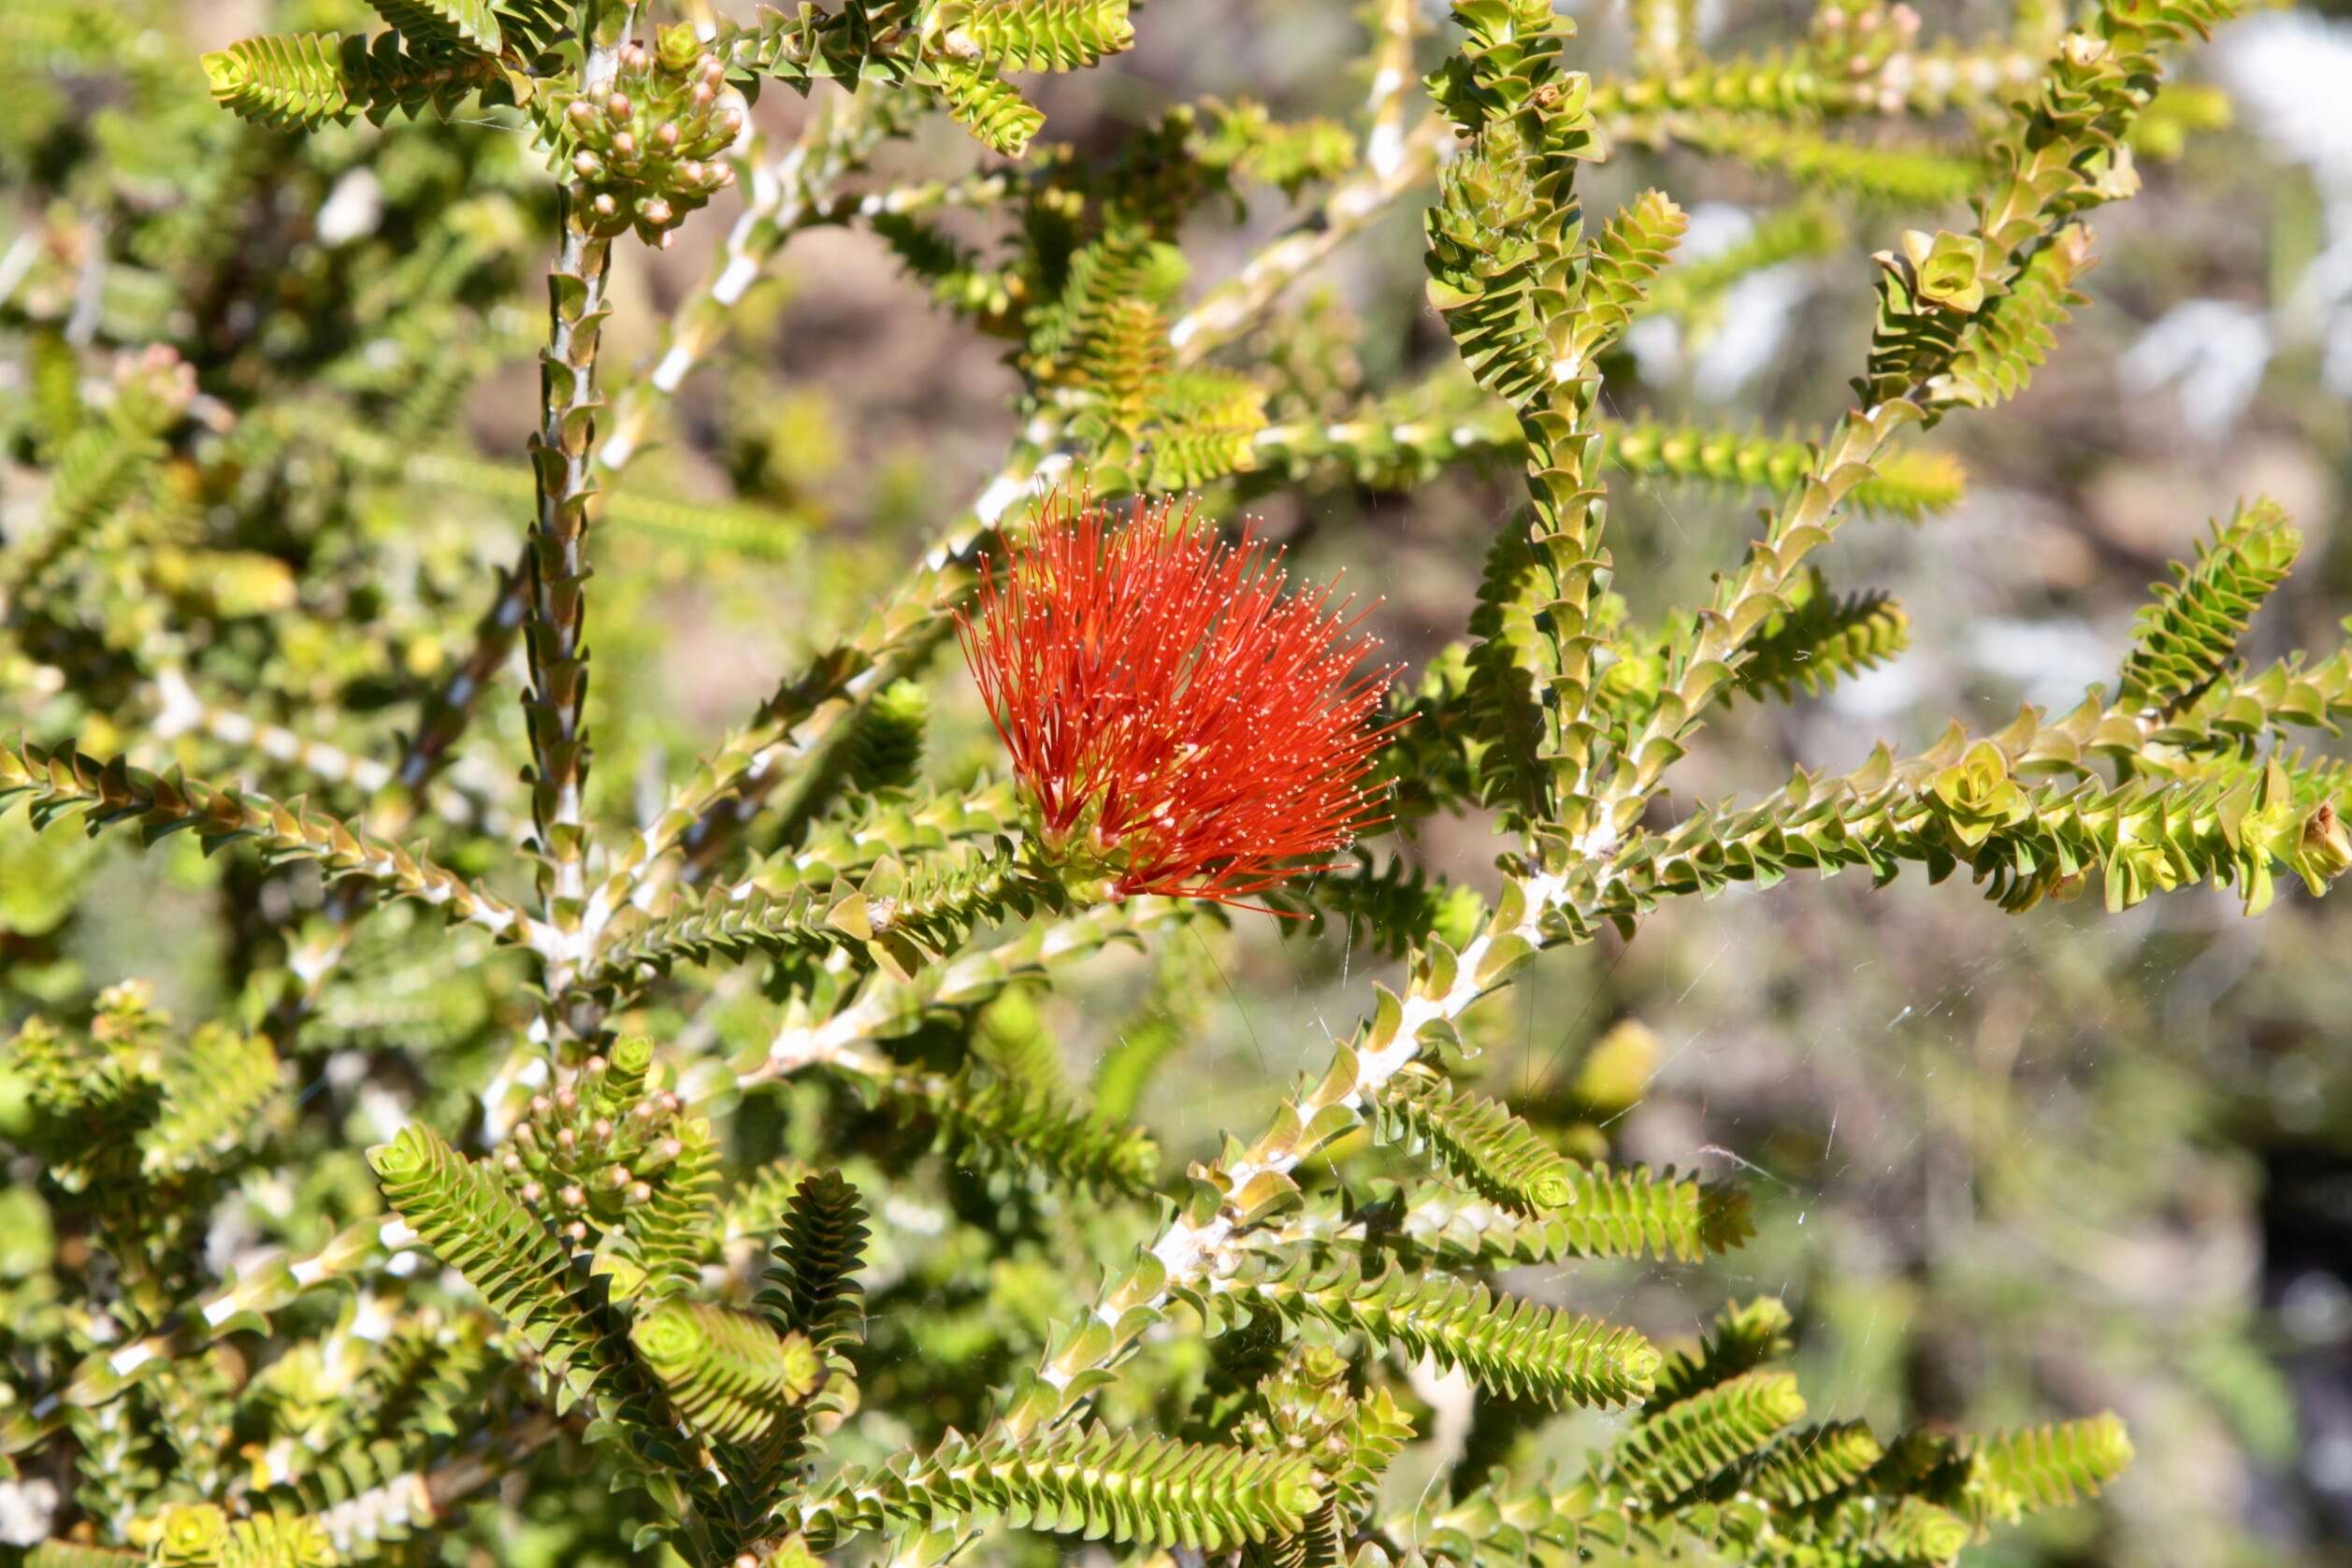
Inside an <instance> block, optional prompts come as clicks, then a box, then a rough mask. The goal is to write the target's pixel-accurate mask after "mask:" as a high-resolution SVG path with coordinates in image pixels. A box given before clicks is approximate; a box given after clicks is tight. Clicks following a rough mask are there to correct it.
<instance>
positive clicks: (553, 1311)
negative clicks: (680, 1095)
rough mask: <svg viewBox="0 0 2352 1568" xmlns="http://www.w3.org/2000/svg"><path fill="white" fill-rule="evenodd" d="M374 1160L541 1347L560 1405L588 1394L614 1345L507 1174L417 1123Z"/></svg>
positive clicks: (388, 1190) (487, 1293) (386, 1181)
mask: <svg viewBox="0 0 2352 1568" xmlns="http://www.w3.org/2000/svg"><path fill="white" fill-rule="evenodd" d="M368 1164H369V1165H371V1166H372V1167H374V1169H375V1172H376V1176H377V1179H378V1180H379V1181H381V1182H382V1185H383V1194H384V1199H385V1201H387V1202H389V1203H390V1204H391V1205H392V1207H393V1211H394V1212H395V1213H397V1215H399V1216H400V1217H401V1218H402V1219H403V1220H405V1221H406V1222H407V1223H408V1225H409V1227H410V1229H411V1230H414V1231H416V1233H417V1234H418V1235H419V1236H420V1237H422V1238H423V1239H424V1242H425V1244H426V1246H428V1247H430V1248H431V1249H432V1251H433V1255H434V1256H435V1257H436V1258H439V1259H440V1260H441V1262H442V1263H444V1264H446V1265H447V1266H448V1267H450V1268H453V1269H455V1270H456V1271H457V1272H458V1273H461V1274H463V1275H464V1276H465V1278H466V1283H467V1284H469V1285H470V1286H472V1287H474V1289H475V1290H476V1291H478V1292H480V1293H481V1295H482V1298H483V1301H484V1302H488V1303H489V1306H490V1309H491V1310H492V1311H493V1312H495V1313H497V1314H498V1317H499V1319H500V1321H502V1322H503V1323H504V1324H505V1325H506V1327H507V1330H508V1331H509V1332H511V1333H512V1334H514V1335H515V1336H516V1337H518V1338H520V1339H522V1340H523V1341H525V1342H526V1343H527V1344H528V1345H530V1346H531V1347H532V1349H534V1350H536V1351H537V1352H538V1353H539V1357H540V1359H541V1363H542V1364H543V1365H544V1366H545V1367H546V1369H547V1371H548V1373H549V1374H550V1375H551V1376H552V1377H554V1378H555V1380H556V1383H557V1385H558V1387H559V1389H560V1393H559V1395H558V1403H559V1404H560V1405H565V1406H568V1405H570V1404H571V1403H575V1402H576V1401H578V1400H580V1399H582V1398H584V1397H585V1396H586V1395H587V1394H588V1392H589V1391H590V1390H591V1389H593V1388H597V1387H598V1386H599V1383H600V1382H601V1381H602V1380H603V1379H604V1378H605V1377H606V1376H607V1375H608V1374H610V1372H611V1370H612V1368H613V1365H614V1364H615V1363H614V1359H613V1348H612V1346H611V1345H610V1344H609V1343H608V1338H607V1332H606V1331H605V1329H604V1327H603V1325H602V1324H600V1323H599V1320H598V1318H597V1316H596V1314H595V1313H594V1311H593V1310H592V1309H591V1307H590V1305H589V1302H588V1300H587V1298H586V1297H585V1296H584V1294H583V1284H581V1283H575V1282H574V1279H573V1269H572V1264H571V1260H570V1258H569V1257H568V1256H567V1255H566V1253H565V1250H564V1248H563V1245H562V1244H560V1243H559V1242H558V1241H557V1240H556V1236H555V1233H554V1232H553V1231H551V1230H548V1228H547V1227H546V1225H545V1224H543V1223H542V1222H541V1220H540V1219H539V1217H538V1216H536V1215H534V1214H532V1213H531V1212H530V1210H528V1209H527V1208H525V1207H524V1206H523V1203H522V1201H521V1200H519V1199H518V1198H516V1197H515V1196H514V1194H513V1193H512V1192H510V1191H509V1190H507V1187H506V1185H505V1183H504V1182H502V1181H500V1180H499V1179H498V1177H497V1176H496V1175H493V1174H492V1173H491V1172H489V1171H488V1170H487V1169H485V1168H484V1167H483V1166H480V1165H476V1164H474V1163H472V1162H470V1161H469V1160H468V1159H467V1158H465V1157H464V1156H462V1155H460V1154H459V1153H457V1151H456V1150H455V1149H453V1148H451V1147H450V1146H449V1144H447V1143H445V1142H444V1141H443V1140H442V1138H441V1136H440V1134H439V1133H437V1132H435V1131H433V1130H432V1129H430V1128H427V1127H421V1126H416V1125H413V1124H412V1125H411V1126H409V1127H407V1128H404V1129H401V1131H400V1135H399V1136H398V1137H397V1138H395V1139H394V1140H393V1141H392V1142H391V1143H389V1144H379V1145H377V1146H376V1147H375V1148H372V1149H370V1150H368Z"/></svg>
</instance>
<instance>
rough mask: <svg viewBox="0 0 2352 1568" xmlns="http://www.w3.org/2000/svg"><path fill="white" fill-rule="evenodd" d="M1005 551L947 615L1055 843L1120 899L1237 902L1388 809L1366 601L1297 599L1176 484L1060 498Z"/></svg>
mask: <svg viewBox="0 0 2352 1568" xmlns="http://www.w3.org/2000/svg"><path fill="white" fill-rule="evenodd" d="M1004 554H1005V559H1004V562H1003V576H1002V578H1001V579H1000V578H999V577H997V576H996V574H994V573H993V572H991V571H990V570H989V565H990V563H988V562H987V561H985V560H984V561H983V562H982V563H981V583H980V592H979V611H978V614H977V617H976V618H969V617H966V616H964V615H962V614H960V613H959V614H958V615H957V617H956V630H957V635H958V637H959V639H960V640H961V642H962V644H963V652H964V659H965V662H966V663H968V664H969V665H970V666H971V668H972V675H973V679H974V681H976V682H977V683H979V687H980V692H981V695H982V697H983V698H986V699H987V702H988V712H989V714H990V716H991V717H992V718H994V719H995V721H996V728H997V733H998V734H999V735H1001V736H1003V739H1004V745H1005V748H1006V749H1007V750H1008V751H1010V752H1011V753H1012V755H1013V769H1014V772H1015V774H1016V776H1017V778H1018V779H1019V781H1020V782H1021V784H1023V785H1024V786H1025V787H1026V788H1027V789H1028V791H1029V793H1030V794H1031V796H1032V798H1033V799H1034V801H1035V803H1036V806H1037V809H1038V813H1039V816H1040V817H1041V819H1042V826H1043V828H1044V836H1045V839H1046V843H1047V845H1048V846H1049V849H1050V850H1055V851H1063V852H1066V853H1071V854H1075V855H1085V856H1089V857H1092V856H1099V857H1100V858H1101V859H1102V861H1103V862H1104V866H1105V867H1106V869H1107V870H1106V874H1108V875H1109V876H1110V877H1111V878H1112V879H1113V880H1112V886H1113V890H1114V891H1115V892H1116V893H1117V894H1118V896H1120V897H1128V896H1132V895H1134V894H1142V893H1158V894H1163V895H1166V896H1168V897H1171V898H1186V899H1215V900H1218V901H1219V902H1223V903H1232V902H1235V901H1237V900H1239V899H1247V898H1249V897H1251V896H1253V895H1255V894H1260V893H1263V892H1265V891H1267V890H1268V889H1270V888H1273V887H1275V886H1277V885H1280V884H1281V883H1283V882H1285V881H1287V880H1288V879H1290V878H1291V877H1293V876H1297V875H1300V874H1301V873H1304V872H1307V871H1317V870H1333V869H1334V868H1335V864H1336V863H1335V862H1334V861H1332V860H1330V859H1329V858H1327V857H1328V856H1330V855H1331V854H1332V853H1333V852H1334V851H1335V850H1339V849H1344V848H1345V847H1347V845H1348V844H1349V842H1351V841H1352V840H1353V839H1354V837H1355V835H1356V833H1357V831H1358V830H1359V829H1361V828H1364V827H1370V826H1372V825H1374V824H1375V823H1378V822H1379V821H1382V820H1385V819H1384V818H1382V817H1381V816H1380V814H1379V813H1380V810H1381V807H1382V804H1383V793H1382V792H1381V791H1378V790H1377V789H1370V788H1367V787H1366V786H1365V777H1366V775H1367V774H1368V773H1369V772H1370V771H1371V769H1372V761H1373V756H1374V754H1375V753H1376V752H1377V751H1378V749H1379V745H1380V741H1381V739H1382V737H1383V736H1385V735H1386V734H1387V733H1388V731H1387V730H1386V729H1382V728H1377V727H1375V726H1373V725H1371V724H1369V723H1368V722H1367V720H1368V719H1369V718H1370V717H1371V715H1372V713H1373V712H1374V711H1375V710H1377V709H1378V707H1379V705H1380V699H1381V696H1382V694H1383V693H1384V692H1385V691H1386V690H1387V689H1388V685H1389V683H1390V682H1391V681H1392V680H1393V679H1394V678H1395V675H1396V671H1395V669H1392V668H1387V669H1359V666H1361V665H1362V664H1363V663H1364V655H1366V654H1367V653H1369V652H1370V651H1371V650H1372V649H1373V648H1374V647H1375V646H1376V645H1377V644H1376V642H1375V640H1373V639H1372V638H1369V637H1366V636H1364V635H1362V634H1361V633H1360V632H1359V631H1358V629H1357V628H1358V627H1359V626H1361V625H1362V624H1363V621H1364V615H1365V613H1367V612H1368V611H1355V612H1354V613H1352V614H1351V613H1350V611H1351V609H1352V607H1353V600H1351V599H1350V600H1342V601H1340V602H1339V603H1337V604H1334V603H1333V602H1332V596H1333V593H1334V590H1335V587H1336V584H1335V583H1326V584H1322V585H1320V586H1315V587H1309V588H1306V589H1304V590H1302V591H1300V592H1298V593H1295V594H1291V595H1289V596H1287V597H1286V596H1285V595H1284V593H1283V587H1284V585H1285V582H1286V579H1287V576H1288V573H1287V572H1286V571H1285V570H1284V568H1283V565H1282V552H1281V551H1280V550H1278V549H1277V550H1269V549H1268V548H1267V547H1266V546H1265V544H1264V543H1263V541H1262V540H1261V539H1258V538H1257V537H1256V534H1255V532H1254V531H1246V532H1245V533H1244V534H1243V536H1242V539H1241V542H1240V543H1239V544H1238V545H1228V544H1226V543H1225V542H1223V541H1222V539H1220V538H1219V535H1218V533H1217V530H1216V529H1215V527H1214V526H1213V525H1196V524H1195V522H1194V520H1193V516H1192V511H1191V509H1190V506H1189V505H1188V506H1186V507H1185V508H1183V509H1182V510H1180V511H1179V510H1178V509H1176V507H1175V506H1173V505H1172V504H1169V503H1166V502H1162V503H1161V504H1160V505H1157V506H1150V507H1143V508H1139V509H1138V510H1137V511H1135V512H1134V514H1133V516H1131V517H1130V518H1128V519H1127V520H1126V521H1125V522H1124V523H1118V522H1114V521H1113V520H1112V519H1111V518H1109V517H1108V516H1107V515H1106V514H1105V512H1104V509H1103V508H1102V507H1101V506H1099V505H1094V504H1090V503H1089V502H1088V501H1087V500H1086V498H1085V496H1083V495H1079V496H1065V495H1057V496H1053V497H1052V498H1050V499H1049V500H1047V501H1046V504H1045V505H1044V507H1043V508H1041V509H1040V511H1039V513H1038V516H1037V520H1036V525H1035V527H1034V529H1033V530H1032V532H1031V533H1030V535H1029V536H1028V537H1027V538H1025V539H1014V540H1008V542H1007V544H1006V547H1005V552H1004ZM1089 831H1090V833H1091V840H1092V842H1083V841H1082V840H1080V842H1073V841H1074V839H1079V836H1081V835H1083V834H1086V833H1088V832H1089Z"/></svg>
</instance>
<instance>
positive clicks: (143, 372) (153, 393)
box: [113, 343, 196, 430]
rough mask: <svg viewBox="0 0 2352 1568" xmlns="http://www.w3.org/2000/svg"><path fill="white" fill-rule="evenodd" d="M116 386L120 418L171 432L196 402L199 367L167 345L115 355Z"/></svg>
mask: <svg viewBox="0 0 2352 1568" xmlns="http://www.w3.org/2000/svg"><path fill="white" fill-rule="evenodd" d="M113 382H114V398H115V406H116V411H117V417H118V418H119V419H120V420H121V421H122V423H123V424H128V425H132V426H135V427H137V428H141V429H148V430H165V429H168V428H169V427H170V426H171V425H172V424H174V423H175V422H177V421H178V420H179V418H180V415H181V414H183V413H185V412H187V411H188V406H189V405H190V404H191V403H194V402H195V398H196V367H195V366H193V365H191V364H189V363H188V362H187V361H186V360H184V359H181V358H180V352H179V351H178V350H176V349H174V348H172V347H171V346H170V345H169V344H167V343H150V344H149V345H148V346H147V347H146V348H144V349H140V350H138V351H137V352H124V353H120V354H117V355H115V358H114V375H113Z"/></svg>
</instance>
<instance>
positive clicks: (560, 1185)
mask: <svg viewBox="0 0 2352 1568" xmlns="http://www.w3.org/2000/svg"><path fill="white" fill-rule="evenodd" d="M652 1060H653V1045H652V1043H651V1042H649V1041H646V1040H643V1039H641V1038H634V1037H632V1038H630V1039H627V1040H623V1041H621V1042H620V1043H618V1044H616V1045H614V1046H613V1055H612V1057H611V1058H610V1059H607V1058H606V1057H589V1058H588V1059H587V1061H586V1062H585V1063H584V1064H583V1065H582V1067H581V1070H580V1074H579V1077H578V1078H577V1079H576V1080H575V1081H574V1082H572V1083H570V1084H567V1085H565V1086H562V1087H561V1088H558V1089H556V1090H554V1091H553V1092H551V1093H545V1094H538V1095H533V1096H532V1097H531V1104H530V1112H529V1114H528V1115H526V1116H525V1117H524V1118H523V1119H522V1120H521V1121H519V1122H517V1123H516V1124H515V1127H514V1131H513V1133H512V1136H511V1137H510V1138H509V1139H508V1142H507V1146H506V1150H505V1152H504V1153H503V1154H501V1155H499V1156H498V1165H499V1169H500V1170H502V1171H503V1172H505V1173H506V1177H507V1180H508V1181H509V1182H510V1183H512V1186H513V1187H514V1190H515V1192H516V1194H517V1195H518V1196H519V1197H521V1198H522V1200H523V1201H524V1202H526V1203H528V1204H530V1205H531V1206H533V1207H534V1208H542V1209H545V1208H552V1209H553V1210H554V1211H555V1215H556V1222H557V1223H558V1224H559V1225H560V1226H562V1228H563V1230H564V1234H565V1235H567V1236H569V1237H570V1239H571V1240H572V1241H573V1242H574V1243H584V1242H585V1241H586V1240H587V1239H588V1234H589V1231H590V1230H591V1229H599V1230H600V1229H602V1228H604V1227H606V1226H609V1225H611V1224H613V1222H614V1221H615V1220H617V1219H618V1218H619V1216H620V1213H621V1211H622V1210H623V1209H624V1208H628V1207H633V1206H635V1205H637V1204H640V1203H644V1202H649V1201H652V1199H653V1196H654V1187H653V1183H654V1178H655V1177H657V1175H659V1173H660V1172H662V1171H663V1170H665V1169H667V1168H668V1167H669V1165H670V1164H671V1162H672V1161H673V1160H675V1159H676V1158H678V1156H679V1154H680V1153H681V1152H682V1145H681V1144H679V1142H678V1139H677V1137H676V1136H675V1124H676V1122H677V1119H678V1115H679V1113H680V1111H681V1109H682V1108H683V1107H682V1104H681V1101H680V1100H679V1099H678V1097H677V1095H675V1094H674V1093H671V1091H669V1090H667V1089H657V1088H653V1087H651V1086H648V1085H647V1083H646V1081H645V1071H646V1069H647V1067H648V1066H650V1065H651V1063H652Z"/></svg>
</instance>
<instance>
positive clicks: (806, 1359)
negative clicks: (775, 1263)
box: [629, 1298, 823, 1444]
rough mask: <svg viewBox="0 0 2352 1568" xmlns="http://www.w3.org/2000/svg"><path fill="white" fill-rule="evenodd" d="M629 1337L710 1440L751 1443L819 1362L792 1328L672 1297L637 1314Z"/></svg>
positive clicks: (803, 1388)
mask: <svg viewBox="0 0 2352 1568" xmlns="http://www.w3.org/2000/svg"><path fill="white" fill-rule="evenodd" d="M629 1341H630V1343H631V1344H633V1345H636V1346H637V1353H638V1354H639V1355H640V1356H642V1357H643V1358H644V1360H645V1364H646V1365H647V1366H648V1367H650V1368H651V1369H652V1370H653V1374H654V1375H655V1376H656V1377H657V1378H658V1379H659V1380H660V1382H661V1386H662V1387H663V1388H666V1389H667V1390H669V1393H670V1398H671V1403H674V1404H675V1405H676V1406H677V1409H678V1414H679V1415H680V1416H681V1417H684V1418H685V1422H686V1424H687V1425H688V1426H690V1427H692V1428H693V1429H694V1430H695V1431H697V1432H699V1433H700V1434H701V1435H702V1436H703V1437H705V1438H708V1439H710V1440H712V1441H714V1442H722V1443H734V1444H744V1443H753V1442H757V1441H758V1439H760V1438H763V1437H765V1436H767V1435H768V1434H769V1432H770V1431H772V1430H773V1429H774V1427H775V1425H776V1423H777V1421H778V1420H779V1419H781V1418H782V1417H783V1416H784V1413H785V1411H786V1409H787V1408H788V1407H790V1406H792V1405H797V1404H799V1403H801V1401H803V1400H805V1399H806V1398H808V1396H809V1394H810V1393H811V1392H812V1391H813V1390H814V1389H815V1388H816V1384H817V1379H818V1377H819V1376H820V1375H821V1374H822V1370H823V1369H822V1367H821V1366H820V1365H819V1363H818V1360H817V1355H816V1351H815V1348H814V1347H813V1346H812V1345H810V1344H809V1342H808V1340H807V1339H806V1338H805V1337H804V1336H802V1335H801V1334H798V1333H786V1334H779V1333H777V1332H776V1331H775V1330H774V1329H773V1328H772V1327H771V1326H770V1325H769V1323H768V1321H767V1319H765V1318H763V1317H760V1316H756V1315H754V1314H751V1313H747V1312H735V1311H732V1310H730V1309H729V1308H727V1307H722V1306H712V1305H709V1304H707V1303H705V1302H685V1301H680V1300H677V1299H675V1298H672V1299H671V1300H669V1301H665V1302H662V1303H661V1304H660V1305H659V1306H658V1307H656V1308H655V1309H654V1310H653V1311H651V1312H650V1313H648V1314H646V1315H645V1316H643V1317H642V1318H640V1319H638V1322H637V1325H636V1327H634V1328H633V1329H631V1330H630V1331H629Z"/></svg>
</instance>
